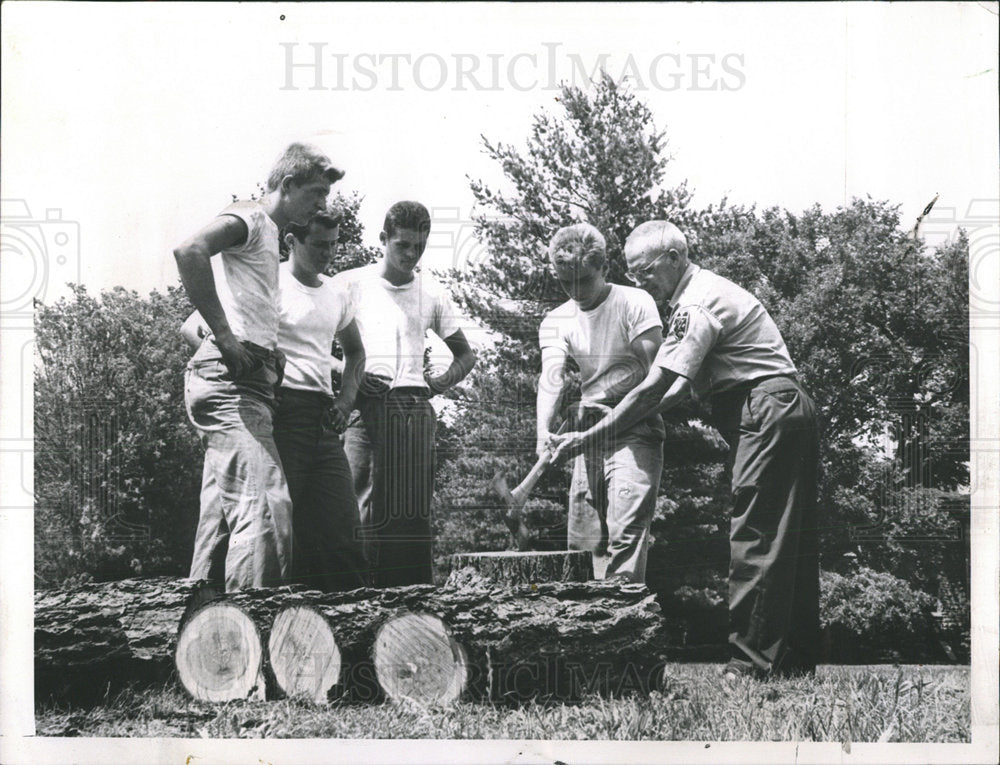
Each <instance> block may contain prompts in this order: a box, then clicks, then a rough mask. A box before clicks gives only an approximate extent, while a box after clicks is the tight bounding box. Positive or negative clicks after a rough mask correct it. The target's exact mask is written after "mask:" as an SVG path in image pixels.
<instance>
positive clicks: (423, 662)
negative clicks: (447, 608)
mask: <svg viewBox="0 0 1000 765" xmlns="http://www.w3.org/2000/svg"><path fill="white" fill-rule="evenodd" d="M372 657H373V663H374V665H375V677H376V678H377V679H378V683H379V685H380V686H381V687H382V690H383V691H384V692H385V695H386V696H388V697H389V698H390V699H395V700H400V699H411V700H413V701H417V702H419V703H422V704H438V705H442V706H447V705H449V704H452V703H453V702H455V701H457V700H458V697H459V696H461V695H462V691H464V690H465V686H466V681H467V680H468V667H467V661H466V656H465V651H464V650H463V648H462V646H460V645H459V644H458V641H456V640H455V638H454V637H453V636H452V634H451V630H449V629H448V627H447V625H446V624H445V623H444V622H443V621H442V620H441V619H440V618H439V617H437V616H434V615H433V614H429V613H414V612H409V611H404V612H402V613H400V614H398V615H396V616H393V617H391V618H389V619H388V620H386V622H385V624H383V625H382V627H381V628H380V629H379V631H378V634H377V635H376V636H375V647H374V648H373V649H372Z"/></svg>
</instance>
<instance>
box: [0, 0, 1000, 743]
mask: <svg viewBox="0 0 1000 765" xmlns="http://www.w3.org/2000/svg"><path fill="white" fill-rule="evenodd" d="M997 8H998V6H997V4H996V3H987V2H969V3H933V4H932V3H878V4H875V3H872V4H866V3H843V4H841V3H822V4H793V3H775V4H762V3H753V4H736V3H725V4H695V3H686V4H641V5H630V4H617V3H616V4H604V5H598V4H569V3H566V4H558V5H554V4H553V5H550V4H535V5H522V4H494V5H480V4H460V5H457V6H451V5H445V4H424V5H394V4H379V5H349V4H329V5H328V4H319V3H317V4H309V5H306V4H292V3H241V4H236V3H231V4H212V3H183V4H180V3H178V4H175V3H123V4H110V3H109V4H104V3H82V2H81V3H61V2H50V3H34V2H17V3H14V2H6V3H3V4H2V6H0V15H2V24H0V40H2V67H0V98H2V130H0V157H2V164H0V192H2V193H0V196H2V198H3V209H2V215H0V228H2V236H0V243H2V254H0V329H2V336H0V350H2V354H0V393H2V394H3V401H2V407H0V474H2V478H3V487H4V488H3V498H2V502H0V562H2V563H3V564H4V566H3V577H0V590H2V592H0V595H2V597H0V617H2V620H3V623H4V624H5V625H14V624H17V625H21V627H23V628H19V629H14V628H12V629H10V630H6V631H5V632H4V634H3V638H4V640H3V641H2V646H0V647H2V648H3V651H2V652H0V674H2V675H3V677H4V679H5V683H4V685H5V691H6V695H4V694H0V704H2V706H0V732H2V731H3V730H8V729H9V730H15V731H18V732H19V735H20V732H23V731H25V730H30V729H31V725H32V717H31V708H30V702H24V703H20V702H23V700H24V699H29V700H30V687H29V686H27V685H24V682H25V681H24V679H23V678H24V673H23V671H22V672H21V673H20V674H18V670H19V669H20V670H23V668H24V667H28V666H31V653H32V643H31V639H32V638H31V631H30V628H29V627H30V624H31V609H32V601H31V590H32V578H31V576H32V574H31V571H32V566H31V559H30V555H31V553H30V550H31V535H32V525H31V522H32V513H31V509H32V507H33V505H32V501H33V489H32V476H33V467H32V465H33V463H32V458H33V441H32V424H31V412H32V406H31V403H32V395H33V394H32V379H33V378H32V369H33V363H32V335H31V303H32V299H35V298H37V299H40V300H42V301H43V302H46V303H48V302H51V301H53V300H55V299H57V298H58V297H60V296H61V295H64V294H65V292H66V289H65V287H64V286H63V285H64V284H65V282H66V281H74V282H79V283H82V284H84V285H85V286H86V287H87V288H88V289H89V290H90V291H91V292H98V291H100V290H103V289H109V288H111V287H114V286H123V287H126V288H128V289H134V290H137V291H139V292H140V293H147V292H148V291H150V290H152V289H164V288H165V287H166V286H168V285H172V284H177V283H178V277H177V271H176V266H175V264H174V260H173V257H172V254H171V252H172V250H173V248H174V247H176V246H177V245H178V244H179V243H180V242H181V241H183V240H184V239H185V238H187V237H188V236H189V235H190V234H192V233H194V231H196V230H197V229H198V228H200V227H201V226H202V225H204V224H205V223H207V222H208V221H209V220H210V219H211V218H212V217H213V216H214V215H215V214H216V213H218V212H219V211H220V210H221V209H222V208H223V207H224V206H225V205H226V204H227V203H228V202H229V201H230V200H231V197H232V195H233V194H238V195H241V196H248V195H249V194H250V193H252V192H253V191H254V190H255V188H256V184H257V183H258V182H259V181H262V180H264V179H265V178H266V176H267V172H268V169H269V167H270V165H271V163H272V162H273V160H274V158H275V157H276V156H277V155H278V153H279V152H280V150H281V149H282V148H283V147H284V146H285V145H286V144H287V143H289V142H291V141H294V140H306V141H311V142H314V143H316V144H318V145H319V146H320V147H321V148H323V149H324V150H325V151H327V152H328V153H329V154H330V156H331V157H333V158H334V160H335V161H336V162H337V163H338V164H339V165H340V166H341V167H343V168H344V169H345V170H346V172H347V175H346V176H345V178H344V180H343V181H342V182H341V183H340V184H338V185H337V187H336V188H338V189H340V190H342V191H344V192H346V193H350V192H352V191H356V192H358V193H359V194H360V195H361V196H363V197H364V202H363V205H362V208H361V218H362V222H363V223H364V224H365V226H366V228H367V241H368V243H370V244H375V243H377V234H378V230H379V228H380V227H381V220H382V216H383V215H384V212H385V210H386V209H387V208H388V207H389V206H390V205H391V204H392V203H393V202H395V201H398V200H400V199H417V200H420V201H422V202H424V204H426V205H427V206H428V207H429V208H430V209H431V210H432V214H433V216H434V229H433V238H432V240H431V242H430V244H429V248H428V252H427V254H426V255H425V265H429V266H430V267H432V268H443V267H447V266H450V265H461V264H462V262H463V261H464V260H465V259H467V258H475V257H479V256H480V255H481V253H480V252H479V249H478V245H477V244H476V243H475V242H474V241H473V240H471V239H470V231H469V227H468V225H467V223H468V220H469V217H470V215H471V213H472V204H473V197H472V194H471V192H470V191H469V180H468V178H469V177H472V178H477V179H483V180H485V181H486V182H487V183H489V184H492V185H494V186H497V185H500V184H501V183H502V173H501V171H500V168H499V167H497V166H496V165H495V164H494V163H492V162H491V161H490V160H489V159H488V158H487V157H486V156H485V155H484V154H483V152H482V139H481V136H486V137H487V138H488V139H489V140H491V141H493V142H504V143H509V144H513V145H514V146H515V147H523V146H524V141H525V138H526V136H527V135H528V133H529V129H530V126H531V120H532V115H534V114H536V113H538V112H539V111H541V110H549V111H552V112H555V113H558V112H559V109H560V106H559V102H558V99H557V97H558V85H559V83H560V82H574V83H575V84H577V85H578V86H580V87H583V88H588V87H590V84H589V78H590V76H591V74H592V73H595V72H596V71H597V70H598V69H599V68H600V67H601V66H602V65H603V66H604V68H605V69H606V70H607V71H608V72H609V74H611V76H613V77H615V78H616V79H622V78H627V82H628V84H629V85H630V86H631V87H633V88H634V90H635V91H636V93H637V94H638V95H639V97H640V98H642V99H643V100H644V101H645V103H647V104H648V106H649V107H650V109H651V110H652V112H653V114H654V117H655V120H656V124H657V125H658V126H660V127H662V128H665V129H666V131H667V136H668V139H669V143H670V151H671V153H672V155H673V159H672V161H671V163H670V164H669V166H668V170H667V179H666V182H667V184H668V185H673V184H676V183H679V182H681V181H682V180H685V179H686V180H687V181H688V182H689V184H690V186H691V188H693V189H694V192H695V196H694V200H693V203H694V204H695V205H696V206H707V205H709V204H713V203H717V202H718V201H719V200H720V199H722V198H723V197H724V196H725V197H728V199H729V200H730V201H731V202H734V203H741V204H746V205H750V204H756V205H757V206H758V207H768V206H773V205H777V206H780V207H782V208H785V209H788V210H791V211H801V210H803V209H805V208H807V207H810V206H812V205H813V204H817V203H818V204H820V205H821V206H822V207H823V208H824V209H826V210H833V209H835V208H836V207H837V206H838V205H843V204H845V203H849V202H850V200H851V199H852V198H853V197H855V196H865V195H871V196H872V197H874V198H876V199H886V200H890V201H892V202H894V203H898V204H899V205H900V209H901V215H902V221H903V224H904V225H905V226H907V227H910V226H912V225H913V223H914V222H915V221H916V218H917V216H918V215H919V214H920V212H921V210H923V208H924V206H925V205H926V204H927V203H928V202H929V201H930V200H931V199H932V198H934V197H935V195H939V196H938V202H937V204H936V206H935V208H934V211H933V213H932V214H931V216H929V217H928V219H927V220H925V221H924V225H923V229H922V230H923V233H924V234H925V235H926V236H927V237H928V238H929V239H930V240H931V242H932V243H940V242H943V241H945V240H947V239H948V238H949V237H952V236H954V234H955V231H956V228H957V227H958V226H960V225H961V226H964V227H966V228H968V229H969V230H970V232H971V233H970V236H971V242H972V244H971V247H970V252H971V257H972V268H971V271H972V274H971V278H972V283H971V287H972V289H971V296H970V302H971V306H972V308H973V313H972V324H971V338H972V343H973V345H974V346H975V345H976V343H979V345H978V346H977V347H976V349H975V352H974V353H973V354H972V372H971V376H972V378H973V381H972V382H973V387H974V389H975V390H976V391H977V392H978V396H977V397H974V400H973V409H972V432H971V438H972V439H973V462H974V465H973V476H974V486H973V508H974V517H973V524H974V525H973V555H974V561H977V562H978V563H977V564H975V565H980V570H982V571H987V572H988V571H993V572H994V573H995V571H996V567H995V564H996V545H995V539H996V531H997V529H996V527H997V518H996V511H995V508H996V506H997V499H996V497H997V475H998V474H1000V473H998V471H997V469H996V466H997V460H996V454H995V451H996V443H997V442H996V433H997V432H1000V420H998V415H997V410H996V401H997V400H1000V393H998V388H997V386H998V380H1000V373H998V372H997V370H998V369H1000V363H998V354H997V348H998V346H1000V343H998V342H997V337H998V332H1000V330H998V329H997V328H998V327H1000V324H998V323H997V322H998V319H1000V298H998V296H997V285H998V284H1000V271H998V262H1000V235H998V233H997V222H998V219H1000V211H998V206H1000V201H998V200H1000V188H998V167H1000V158H998V134H1000V127H998V113H1000V108H998V95H997V94H998V87H997V85H998V77H997V53H998V18H997ZM316 56H318V57H319V58H318V59H317V58H316ZM317 61H318V62H319V63H318V64H317ZM982 402H987V403H986V404H983V403H982ZM979 508H986V509H987V510H988V512H978V510H977V509H979ZM991 540H992V542H991ZM995 579H996V577H995V576H980V577H977V578H975V579H974V591H973V603H974V604H978V605H979V606H985V610H977V609H978V606H976V607H974V619H975V620H977V621H976V622H974V628H975V626H976V624H978V625H979V626H980V628H981V632H980V633H977V634H979V635H980V637H978V638H977V640H983V639H984V638H982V637H981V636H982V635H988V636H989V640H993V641H995V636H996V618H995V614H996V612H995V608H996V602H997V594H996V581H995ZM980 614H982V615H980ZM25 625H28V626H25ZM978 645H982V643H978ZM992 646H993V648H992V649H991V650H986V651H980V652H978V653H976V658H975V662H978V663H977V664H976V665H975V666H974V670H973V695H974V697H975V698H977V699H980V700H982V702H983V703H982V704H981V705H979V706H974V710H973V713H974V716H975V719H974V726H979V727H977V728H976V729H977V730H978V731H979V732H980V733H983V732H985V733H986V734H988V736H987V737H986V738H983V737H982V736H981V737H980V738H979V739H978V741H979V742H980V743H983V742H985V744H986V746H985V747H983V751H987V750H989V751H991V752H992V753H994V754H995V741H996V738H995V736H996V708H997V707H996V657H997V652H996V650H995V642H994V643H992ZM986 647H987V648H988V649H989V648H990V646H986ZM987 662H988V664H987ZM976 667H978V668H979V669H977V668H976ZM984 667H985V668H986V671H985V672H983V671H982V669H983V668H984ZM12 678H19V679H18V680H17V682H21V683H22V685H16V684H15V682H13V681H12ZM15 685H16V687H15ZM9 699H13V701H12V702H11V701H8V700H9ZM990 715H992V717H990ZM990 737H992V740H993V742H994V747H993V749H992V750H990V749H989V746H988V745H989V740H987V739H989V738H990ZM15 743H16V742H14V740H13V739H7V740H6V742H5V745H6V746H7V747H8V751H14V750H13V749H12V748H11V747H14V746H15ZM42 743H43V744H44V742H42ZM86 743H87V742H80V743H79V745H76V746H77V748H76V749H74V750H73V756H74V759H77V760H79V761H85V760H89V761H95V762H107V761H110V759H112V755H111V754H109V751H110V750H108V749H107V748H106V746H107V745H102V746H104V747H105V748H94V749H86V748H85V745H86ZM126 743H127V742H126ZM210 743H211V742H210ZM216 743H218V744H219V745H220V748H219V749H216V750H213V751H216V752H219V753H221V754H220V756H225V757H228V756H229V754H228V751H229V750H228V749H225V747H226V746H229V744H228V743H227V742H216ZM265 743H266V742H265ZM271 743H273V742H271ZM321 743H323V745H324V747H327V746H328V745H329V742H321ZM543 743H544V742H543ZM95 746H96V745H95ZM185 746H193V745H188V744H185ZM206 746H208V745H206ZM518 746H519V747H522V748H525V747H524V745H521V744H518ZM665 746H669V745H665ZM571 749H572V745H571V744H567V745H566V746H561V747H560V748H559V755H560V756H563V755H564V754H565V753H566V752H569V751H570V750H571ZM859 749H860V747H859ZM525 750H526V751H527V749H525ZM25 751H26V750H25ZM158 751H161V753H164V752H166V751H167V750H166V749H165V748H164V749H162V750H158ZM171 751H174V750H171ZM183 751H184V752H188V751H189V749H184V750H183ZM199 751H203V750H199ZM258 751H259V752H260V753H261V754H260V756H265V755H264V752H265V751H268V752H269V751H273V750H268V749H266V748H262V749H260V750H257V749H255V750H254V755H253V756H254V757H256V756H258ZM324 751H326V750H325V749H324ZM435 751H436V755H435V757H434V759H440V760H442V761H443V760H444V759H446V757H445V754H446V753H448V758H449V759H451V760H452V761H456V762H458V761H463V759H464V760H465V761H470V760H471V758H472V757H471V755H472V754H475V752H472V751H471V750H470V752H469V753H466V754H462V755H455V754H454V752H455V751H456V750H448V749H446V748H442V747H439V748H438V749H437V750H435ZM478 751H479V750H478V749H477V750H476V752H478ZM574 751H575V750H574ZM591 751H592V750H591ZM644 751H645V752H646V753H645V754H642V756H644V757H649V756H651V755H650V754H649V751H648V750H644ZM657 751H661V750H657ZM716 751H721V750H713V752H716ZM741 751H742V750H741ZM755 751H757V750H755ZM921 751H923V749H922V750H921ZM366 752H368V754H369V755H370V756H371V757H372V758H373V761H375V759H377V758H376V755H377V754H379V752H382V750H376V748H372V749H371V750H366ZM176 753H177V755H178V756H177V757H175V758H174V760H176V761H180V759H181V758H183V756H185V755H184V754H182V753H181V750H180V749H177V750H176ZM532 753H534V754H532ZM528 754H532V756H535V755H537V756H538V758H540V759H539V760H538V761H552V760H553V759H554V758H555V755H554V754H553V756H551V757H550V756H549V754H552V752H551V751H550V750H548V749H546V750H545V751H544V752H542V750H541V749H537V750H536V749H532V750H531V751H530V752H528ZM785 754H788V751H787V750H785ZM796 754H797V752H796ZM837 754H838V755H839V754H840V753H839V749H838V751H837ZM50 755H51V753H50ZM379 756H382V755H379ZM476 756H481V755H480V754H476ZM519 756H520V755H515V754H514V753H513V752H511V753H510V756H509V759H510V761H514V759H515V757H519ZM712 756H721V755H720V754H713V753H712V752H702V747H701V746H700V745H699V746H698V748H697V750H696V749H690V750H687V752H686V755H685V757H684V759H685V761H688V760H690V761H695V760H696V759H697V758H699V757H704V758H709V757H712ZM734 756H735V754H734ZM921 756H922V755H921ZM657 757H659V755H657ZM971 757H973V755H972V754H968V753H956V754H955V755H954V757H949V756H944V757H942V759H944V760H946V761H948V760H949V759H950V761H959V759H962V760H963V761H965V760H968V761H971V760H969V758H971ZM29 759H30V760H31V761H35V762H40V761H44V760H45V757H39V756H37V753H36V755H33V756H32V757H30V758H29V757H22V758H20V761H28V760H29ZM395 759H398V752H397V754H396V758H395ZM620 759H621V758H620V757H619V761H620ZM638 759H639V755H638V754H637V755H636V761H638ZM11 761H14V760H13V759H12V760H11ZM50 761H54V762H57V761H65V758H63V759H62V760H60V756H59V753H58V752H57V753H56V754H55V755H51V756H50ZM131 761H136V760H135V758H132V759H131ZM150 761H152V760H150ZM275 761H276V760H275ZM315 761H320V758H317V759H315ZM383 761H386V762H391V761H394V756H393V755H392V754H390V755H387V756H386V757H385V758H384V760H383ZM518 761H522V760H518ZM772 761H777V760H772ZM831 761H832V760H831ZM874 761H885V760H884V758H883V757H880V756H878V755H876V756H875V760H874Z"/></svg>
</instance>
